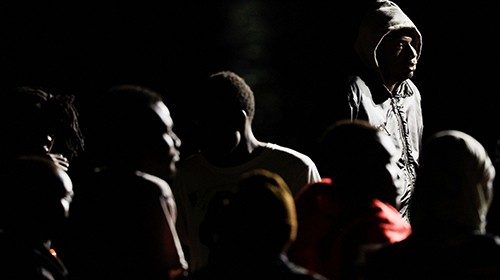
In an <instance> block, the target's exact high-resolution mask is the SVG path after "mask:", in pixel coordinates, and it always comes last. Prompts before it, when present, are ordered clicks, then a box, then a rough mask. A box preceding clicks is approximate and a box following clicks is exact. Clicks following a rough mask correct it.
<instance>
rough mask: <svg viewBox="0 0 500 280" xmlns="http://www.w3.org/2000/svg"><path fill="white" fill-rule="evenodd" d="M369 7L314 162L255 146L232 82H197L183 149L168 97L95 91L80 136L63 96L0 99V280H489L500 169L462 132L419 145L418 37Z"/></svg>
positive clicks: (9, 93)
mask: <svg viewBox="0 0 500 280" xmlns="http://www.w3.org/2000/svg"><path fill="white" fill-rule="evenodd" d="M372 8H373V9H372V10H371V11H369V12H368V13H367V17H366V18H365V20H364V21H363V22H362V26H361V28H360V35H359V36H360V37H359V38H358V40H357V43H356V50H357V51H358V54H359V55H360V60H361V61H362V62H363V63H365V65H364V66H365V67H364V69H363V71H361V72H360V73H358V74H356V75H353V76H352V77H350V78H349V79H348V81H347V85H348V87H347V88H348V91H347V98H346V102H347V103H346V104H347V105H348V107H349V114H348V115H346V116H345V119H341V120H332V124H331V126H329V127H326V128H325V131H324V134H323V137H322V138H321V140H320V143H319V145H318V151H319V153H318V155H319V157H315V158H314V160H313V158H312V157H311V156H310V155H306V154H305V153H302V152H300V151H298V150H295V149H292V148H290V147H285V146H283V145H280V144H279V143H270V142H266V141H265V140H264V139H262V140H261V139H259V137H258V135H255V134H254V123H253V119H254V116H255V114H256V113H257V112H256V110H255V103H256V102H258V100H255V96H254V92H253V90H252V88H251V86H250V85H249V84H247V82H246V81H245V79H243V77H241V76H240V75H238V74H237V73H235V72H233V71H230V70H224V71H219V72H214V73H210V74H209V75H207V77H206V79H204V80H201V81H198V82H199V88H200V89H202V93H200V94H198V95H197V96H196V98H194V97H193V107H194V108H196V110H195V112H196V113H195V114H194V115H192V116H190V117H192V120H190V121H191V122H190V123H192V124H193V127H192V128H191V129H193V133H192V134H191V135H190V137H192V138H191V139H187V140H188V141H189V142H190V143H192V145H193V147H194V148H195V149H194V152H193V153H192V154H189V155H181V154H180V152H179V151H180V149H181V145H182V142H181V140H182V141H184V139H180V138H179V137H178V136H177V134H176V133H175V132H174V130H175V126H174V124H175V123H177V122H176V119H175V116H172V115H171V113H170V110H169V106H173V104H170V103H168V102H167V101H166V98H165V97H166V96H167V94H168V93H164V92H160V91H157V90H153V89H151V88H148V87H147V86H144V85H137V84H118V85H115V86H113V87H111V88H105V89H103V91H102V92H101V93H100V94H97V95H96V98H95V100H94V102H92V104H94V105H93V107H92V118H90V119H89V120H88V122H85V125H82V122H80V121H81V119H80V117H81V116H80V115H79V112H78V108H77V106H75V96H73V95H71V94H54V93H48V92H47V91H45V90H43V89H42V88H37V87H27V86H23V87H16V88H13V89H7V90H3V92H2V94H3V97H4V101H5V102H4V103H2V105H1V107H2V108H1V109H0V128H1V129H2V131H3V132H4V137H2V140H1V141H2V142H1V144H2V145H1V148H0V157H1V162H0V165H1V168H0V179H1V180H2V182H3V183H2V187H1V188H0V248H1V249H2V253H1V261H0V278H3V277H6V278H5V279H71V280H74V279H76V280H83V279H101V278H102V279H176V280H181V279H183V280H187V279H194V280H209V279H261V278H262V279H304V280H305V279H317V280H319V279H321V280H327V279H330V280H333V279H422V278H424V279H443V278H457V279H500V238H499V237H497V236H496V235H495V234H493V233H491V232H488V230H487V224H488V214H489V209H490V206H491V204H492V200H493V195H494V182H495V181H494V180H495V167H494V163H493V162H492V161H491V159H490V157H489V155H488V153H487V151H486V150H485V148H484V147H483V145H482V144H481V143H480V142H479V141H478V140H476V139H475V138H474V137H472V136H471V135H469V134H467V133H465V132H463V131H457V130H443V131H440V132H437V133H435V134H434V135H432V136H431V137H429V139H427V140H426V141H423V140H422V135H423V118H422V111H421V108H420V98H421V97H420V92H419V90H418V89H417V87H416V86H415V85H414V84H413V82H411V80H410V79H411V78H412V76H413V71H415V67H416V64H417V61H418V59H419V57H420V53H421V48H422V38H421V34H420V32H419V31H418V29H417V28H416V27H415V25H414V24H413V22H412V21H411V20H410V19H409V18H408V17H407V16H406V15H405V14H404V13H403V11H401V10H400V8H399V7H398V6H397V5H396V4H395V3H393V2H391V1H387V0H380V1H374V6H373V7H372ZM366 37H370V38H366ZM342 94H344V93H342ZM167 103H168V104H167ZM170 108H171V107H170ZM297 113H298V114H300V112H297ZM182 123H188V122H182Z"/></svg>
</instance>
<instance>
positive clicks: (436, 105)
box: [0, 0, 500, 177]
mask: <svg viewBox="0 0 500 280" xmlns="http://www.w3.org/2000/svg"><path fill="white" fill-rule="evenodd" d="M161 2H163V3H161ZM180 2H181V1H178V2H177V1H157V2H155V3H154V4H153V3H146V2H144V1H141V2H136V3H129V4H124V3H119V2H118V1H116V2H115V3H108V4H100V5H91V4H87V5H83V4H71V5H70V4H68V3H66V4H58V5H55V4H45V3H44V4H33V3H30V4H22V3H19V2H18V3H17V4H8V3H2V4H0V10H1V16H0V30H1V32H2V33H1V37H0V69H1V74H2V76H1V77H2V80H3V84H4V85H11V84H12V85H33V86H42V87H44V88H45V89H46V90H48V91H51V92H53V93H70V94H74V95H75V96H76V97H77V103H78V106H79V107H80V110H81V118H82V122H83V123H85V120H86V119H89V118H91V117H92V105H93V98H94V97H95V96H96V95H97V94H99V92H101V91H102V90H104V89H106V88H107V87H109V86H111V85H115V84H119V83H134V84H141V85H144V86H148V87H150V88H152V89H155V90H157V91H159V92H161V93H162V94H163V95H164V96H165V99H166V103H167V105H168V106H169V108H170V109H171V111H172V115H173V118H174V122H175V124H176V130H177V132H178V134H179V135H180V137H181V138H182V139H183V140H184V143H185V145H184V148H183V152H184V155H187V154H189V153H190V152H191V146H190V138H189V136H190V126H189V124H190V122H189V117H190V114H191V110H192V107H193V106H192V102H193V100H194V98H196V96H197V94H203V92H202V91H200V90H199V89H197V88H196V85H197V82H198V81H199V79H201V78H204V77H206V76H207V75H208V74H209V73H212V72H215V71H219V70H233V71H235V72H237V73H238V74H240V75H241V76H243V77H244V78H245V79H246V80H247V82H248V83H249V84H250V86H251V87H252V88H253V89H254V92H255V96H256V103H257V104H256V105H257V109H256V110H257V111H256V119H255V125H254V130H255V134H256V136H257V138H258V139H259V140H261V141H269V142H275V143H277V144H281V145H284V146H288V147H291V148H294V149H296V150H298V151H301V152H304V153H306V154H308V155H310V156H311V157H313V158H315V157H316V154H315V147H317V141H318V139H319V137H320V136H321V133H322V132H323V131H324V129H325V128H326V127H327V126H328V125H330V124H332V123H333V121H335V120H336V119H338V118H339V116H341V111H342V109H343V108H344V100H345V96H344V95H343V92H341V90H340V89H341V87H342V86H343V82H344V81H345V77H346V75H348V74H350V72H351V70H352V60H353V50H352V43H353V41H354V38H355V34H356V28H357V24H358V21H359V19H360V17H361V14H362V11H363V7H364V5H365V3H366V2H367V0H358V1H328V2H327V1H263V0H260V1H210V2H209V3H196V2H187V3H182V4H181V3H180ZM337 2H342V4H338V3H337ZM435 2H439V4H436V3H435ZM396 3H398V4H399V5H400V6H401V7H402V8H403V10H404V11H405V12H406V13H407V14H408V15H409V16H410V18H411V19H412V20H413V21H414V22H415V24H416V25H417V27H418V28H419V29H420V31H421V33H422V35H423V52H422V57H421V60H420V63H419V66H418V69H417V72H416V74H415V77H414V81H415V83H416V84H417V86H419V88H420V90H421V93H422V102H423V104H422V106H423V111H424V124H425V135H424V138H427V137H428V136H429V135H430V134H432V133H434V132H436V131H438V130H443V129H458V130H462V131H464V132H466V133H469V134H471V135H472V136H474V137H476V138H477V139H478V140H479V141H480V142H481V143H483V145H484V146H485V147H486V148H487V150H488V151H489V153H490V155H491V156H492V158H495V157H498V152H495V150H496V149H497V148H496V146H497V144H496V143H497V141H498V139H500V133H499V132H500V125H499V120H500V118H499V115H500V113H499V111H500V106H499V105H500V104H499V101H498V100H499V98H498V97H497V95H498V91H499V86H498V81H499V79H500V77H498V73H499V70H498V67H499V65H500V64H499V58H498V57H499V53H500V50H499V49H498V46H497V45H496V44H495V43H494V42H496V41H497V38H496V35H497V34H499V33H498V27H499V24H498V19H497V17H498V16H497V10H496V9H494V8H493V3H494V1H490V2H486V1H480V2H478V3H477V4H476V5H474V4H471V3H470V2H468V4H467V5H461V4H458V3H454V2H452V1H449V2H447V1H409V0H404V1H396ZM497 166H498V163H497ZM497 169H498V168H497ZM498 177H500V176H498Z"/></svg>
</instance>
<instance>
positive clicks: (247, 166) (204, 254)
mask: <svg viewBox="0 0 500 280" xmlns="http://www.w3.org/2000/svg"><path fill="white" fill-rule="evenodd" d="M204 86H205V87H204V88H203V92H202V94H201V96H200V99H199V100H198V101H199V104H200V108H199V109H198V112H199V116H198V124H199V127H198V133H199V134H198V135H197V136H198V137H197V139H198V141H199V147H200V153H197V154H194V155H191V156H190V157H189V158H186V159H183V160H182V161H181V162H180V164H179V171H178V173H177V176H176V179H175V181H174V188H173V191H174V194H175V197H176V200H177V202H178V205H179V223H178V227H179V234H180V235H181V237H182V240H183V242H184V245H185V246H187V248H189V256H190V267H191V269H192V270H193V271H195V270H197V269H199V268H200V267H202V266H203V265H205V264H206V263H207V258H208V248H207V247H206V246H204V245H203V244H202V243H201V242H200V238H199V226H200V224H201V222H202V220H203V218H204V216H205V213H206V211H207V207H208V205H209V203H210V200H211V199H212V198H213V197H214V196H215V195H216V194H217V193H218V192H225V191H230V192H235V191H236V189H237V184H238V180H239V177H240V176H241V174H243V173H245V172H247V171H250V170H253V169H256V168H263V169H267V170H269V171H272V172H274V173H277V174H279V175H280V176H281V177H282V178H283V179H284V180H285V182H286V183H287V184H288V186H290V189H291V190H292V193H296V192H298V190H299V189H300V188H301V187H303V186H304V185H306V184H309V183H312V182H316V181H319V180H320V176H319V173H318V170H317V168H316V165H315V164H314V162H313V161H312V160H311V159H310V158H309V157H308V156H306V155H304V154H302V153H299V152H298V151H295V150H292V149H289V148H286V147H282V146H279V145H276V144H271V143H264V142H260V141H258V140H257V139H256V138H255V136H254V135H253V131H252V120H253V116H254V111H255V101H254V95H253V92H252V90H251V89H250V87H249V86H248V85H247V84H246V82H245V81H244V80H243V79H242V78H241V77H239V76H238V75H237V74H235V73H233V72H228V71H225V72H219V73H215V74H213V75H211V76H210V77H209V79H208V81H207V82H206V84H204Z"/></svg>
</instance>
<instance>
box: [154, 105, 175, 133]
mask: <svg viewBox="0 0 500 280" xmlns="http://www.w3.org/2000/svg"><path fill="white" fill-rule="evenodd" d="M152 109H153V111H155V113H156V114H157V115H158V116H159V117H160V119H161V121H162V122H163V123H164V124H165V125H166V126H167V127H172V126H173V124H174V123H173V121H172V117H171V116H170V111H169V110H168V108H167V106H166V105H165V103H163V102H161V101H158V102H156V103H154V104H153V105H152Z"/></svg>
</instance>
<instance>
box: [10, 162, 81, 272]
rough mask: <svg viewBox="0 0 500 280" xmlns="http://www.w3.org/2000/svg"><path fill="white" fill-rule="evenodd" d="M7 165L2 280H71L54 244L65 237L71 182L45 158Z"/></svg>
mask: <svg viewBox="0 0 500 280" xmlns="http://www.w3.org/2000/svg"><path fill="white" fill-rule="evenodd" d="M8 163H9V164H8V166H6V167H5V168H3V169H2V170H0V180H1V181H2V187H1V189H0V221H1V228H0V278H2V279H19V280H21V279H33V280H35V279H37V280H42V279H43V280H49V279H51V280H63V279H68V278H67V277H68V271H67V269H66V267H65V265H64V264H63V262H62V261H61V260H60V259H59V258H58V256H57V255H56V251H55V250H54V248H52V246H51V241H52V239H54V238H56V237H59V235H60V234H62V228H63V226H64V222H65V219H66V218H67V215H68V208H69V205H70V202H71V197H72V194H73V193H72V182H71V179H70V178H69V176H68V175H67V174H66V173H65V172H64V171H63V170H62V169H61V168H60V167H58V166H56V165H55V164H54V163H53V162H52V161H50V160H49V159H46V158H41V157H37V156H30V157H21V158H18V159H15V160H10V161H8Z"/></svg>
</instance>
